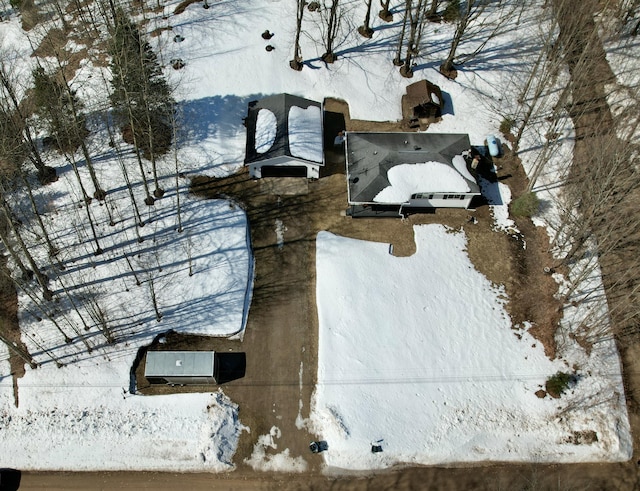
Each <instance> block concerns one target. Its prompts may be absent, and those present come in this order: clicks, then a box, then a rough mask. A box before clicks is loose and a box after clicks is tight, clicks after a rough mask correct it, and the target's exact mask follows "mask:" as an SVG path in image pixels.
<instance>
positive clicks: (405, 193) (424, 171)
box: [373, 162, 470, 203]
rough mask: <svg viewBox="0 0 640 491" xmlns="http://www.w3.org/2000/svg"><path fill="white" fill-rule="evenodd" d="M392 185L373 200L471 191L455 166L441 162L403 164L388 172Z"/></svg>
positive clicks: (391, 201) (384, 201)
mask: <svg viewBox="0 0 640 491" xmlns="http://www.w3.org/2000/svg"><path fill="white" fill-rule="evenodd" d="M387 178H388V179H389V183H390V186H387V187H386V188H384V189H383V190H382V191H380V192H379V193H378V194H377V195H376V196H375V197H374V198H373V201H375V202H377V203H404V202H406V201H408V200H409V198H411V195H412V194H415V193H432V192H442V190H445V189H446V190H447V191H450V192H452V193H467V192H469V191H470V189H469V184H468V183H467V181H466V180H465V179H464V178H463V177H462V176H461V175H460V174H459V173H458V172H457V171H456V170H455V169H453V168H451V167H449V166H447V165H444V164H441V163H440V162H425V163H423V164H401V165H396V166H395V167H392V168H391V169H389V172H387Z"/></svg>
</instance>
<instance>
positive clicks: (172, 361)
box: [144, 351, 215, 377]
mask: <svg viewBox="0 0 640 491" xmlns="http://www.w3.org/2000/svg"><path fill="white" fill-rule="evenodd" d="M214 361H215V353H214V352H213V351H147V359H146V362H145V371H144V375H145V377H166V376H183V377H190V376H194V377H195V376H204V377H211V376H213V375H214V373H213V371H214Z"/></svg>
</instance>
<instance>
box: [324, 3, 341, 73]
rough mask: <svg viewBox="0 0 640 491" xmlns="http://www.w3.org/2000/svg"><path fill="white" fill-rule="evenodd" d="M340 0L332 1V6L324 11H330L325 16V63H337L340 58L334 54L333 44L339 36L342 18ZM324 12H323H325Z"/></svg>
mask: <svg viewBox="0 0 640 491" xmlns="http://www.w3.org/2000/svg"><path fill="white" fill-rule="evenodd" d="M338 5H339V0H331V4H330V5H329V7H328V8H325V10H324V11H328V14H326V16H325V19H324V21H325V26H324V39H323V41H324V48H325V52H324V54H323V55H322V56H321V58H322V61H324V62H325V63H333V62H334V61H336V59H337V58H338V56H337V55H336V54H335V53H334V52H333V48H334V46H333V44H334V42H335V39H336V36H337V35H338V29H339V27H340V19H341V16H340V14H339V11H338ZM324 11H323V12H324Z"/></svg>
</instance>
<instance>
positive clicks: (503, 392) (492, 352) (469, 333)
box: [311, 225, 631, 469]
mask: <svg viewBox="0 0 640 491" xmlns="http://www.w3.org/2000/svg"><path fill="white" fill-rule="evenodd" d="M414 232H415V238H416V244H417V251H416V253H415V254H414V255H413V256H410V257H394V256H392V255H391V254H390V249H389V245H388V244H380V243H372V242H363V241H359V240H354V239H349V238H344V237H338V236H335V235H333V234H330V233H327V232H321V233H320V234H319V235H318V240H317V248H318V249H317V250H318V252H317V270H318V280H317V297H318V315H319V321H320V340H319V353H318V356H319V367H318V386H317V389H316V394H315V400H314V403H315V407H314V412H313V415H312V418H311V419H312V422H313V427H314V428H315V429H316V430H317V431H318V433H319V434H320V435H321V437H322V438H323V439H325V440H327V441H328V442H329V451H327V452H326V453H325V454H324V455H325V459H326V462H327V464H328V465H330V466H335V467H341V468H347V469H371V468H382V467H389V466H391V465H393V464H396V463H420V464H442V463H456V462H475V461H487V460H489V461H535V462H580V461H603V460H605V461H606V460H614V461H615V460H625V459H627V458H628V457H629V455H630V451H631V443H630V439H629V433H628V432H629V427H628V422H627V421H626V409H625V406H624V397H623V395H622V379H621V377H620V374H619V361H618V355H617V351H616V348H615V345H614V343H613V342H609V343H603V345H601V346H600V347H599V348H598V349H596V350H594V352H593V353H592V355H591V357H584V356H580V355H579V354H577V353H576V357H575V358H574V359H573V360H565V361H563V360H555V361H550V360H549V359H548V358H547V357H546V356H545V353H544V348H543V346H542V345H541V344H540V343H539V342H538V341H536V340H535V339H534V338H533V337H532V336H531V335H529V333H528V332H527V331H526V330H525V329H522V328H514V327H513V326H512V325H511V320H510V318H509V316H508V315H507V313H506V312H505V310H504V303H505V302H506V301H507V300H508V299H507V298H505V296H504V293H503V291H502V290H501V288H499V287H496V286H495V285H492V284H491V283H490V282H489V281H488V280H487V279H486V278H485V277H484V276H482V275H481V274H480V273H478V272H477V271H476V270H475V269H474V267H473V265H472V264H471V262H470V261H469V258H468V256H467V254H466V252H465V247H466V238H465V235H464V233H463V232H461V231H454V230H450V229H447V228H445V227H444V226H441V225H429V226H416V227H415V229H414ZM572 362H573V363H578V364H579V365H580V370H579V372H578V374H579V380H578V383H577V384H576V385H575V387H574V389H573V390H572V391H571V393H570V394H566V395H563V396H562V398H561V399H553V398H551V397H549V396H547V397H545V398H544V399H541V398H538V397H537V396H536V395H535V392H536V391H537V390H539V389H541V388H543V387H544V383H545V381H546V379H547V378H548V377H550V376H551V375H553V374H554V373H556V372H557V371H559V370H567V369H569V370H570V368H569V367H568V366H567V364H568V363H572ZM585 401H589V402H588V403H587V402H585ZM576 404H578V405H579V404H583V405H584V406H585V407H582V408H581V411H579V412H571V411H570V410H569V408H571V407H572V406H574V405H576ZM589 432H595V433H596V434H597V441H595V442H593V443H590V444H574V443H572V442H575V440H576V438H577V437H576V435H580V434H586V433H589ZM376 442H378V443H379V444H380V445H381V446H382V448H383V451H382V452H381V453H372V452H371V445H372V444H374V443H376Z"/></svg>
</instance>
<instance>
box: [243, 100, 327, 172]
mask: <svg viewBox="0 0 640 491" xmlns="http://www.w3.org/2000/svg"><path fill="white" fill-rule="evenodd" d="M244 124H245V126H246V128H247V140H246V152H245V160H244V163H245V165H246V166H247V167H249V175H250V176H251V177H252V178H254V179H260V178H262V177H307V178H311V179H317V178H319V177H320V168H321V167H322V166H323V165H324V148H323V133H322V132H323V116H322V104H321V103H319V102H316V101H312V100H309V99H304V98H302V97H298V96H294V95H291V94H277V95H273V96H269V97H265V98H264V99H260V100H257V101H251V102H250V103H249V106H248V109H247V117H246V118H245V119H244Z"/></svg>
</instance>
